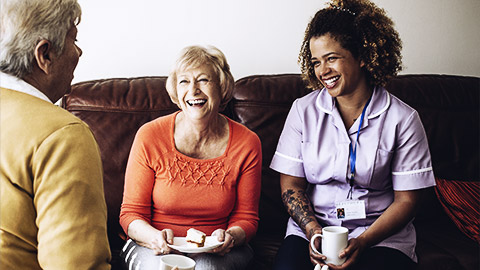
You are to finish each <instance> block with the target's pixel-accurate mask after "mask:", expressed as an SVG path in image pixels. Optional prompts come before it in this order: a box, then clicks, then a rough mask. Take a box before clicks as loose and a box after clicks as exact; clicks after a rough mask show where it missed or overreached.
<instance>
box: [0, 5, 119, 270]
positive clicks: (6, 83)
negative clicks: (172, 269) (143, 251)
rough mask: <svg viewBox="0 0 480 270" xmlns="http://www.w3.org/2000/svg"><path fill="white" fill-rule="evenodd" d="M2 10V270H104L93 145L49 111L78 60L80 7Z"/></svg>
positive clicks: (61, 113) (64, 116)
mask: <svg viewBox="0 0 480 270" xmlns="http://www.w3.org/2000/svg"><path fill="white" fill-rule="evenodd" d="M0 3H1V6H0V27H1V28H0V71H1V73H0V89H1V90H0V91H1V92H0V120H1V122H0V134H1V138H0V139H1V140H0V198H1V200H0V268H1V269H110V265H109V261H110V256H111V255H110V250H109V246H108V240H107V231H106V222H107V213H106V204H105V198H104V194H103V182H102V174H103V171H102V165H101V160H100V154H99V149H98V146H97V144H96V142H95V139H94V137H93V134H92V132H91V131H90V129H89V128H88V126H87V125H86V124H85V123H83V122H82V121H81V120H79V119H77V118H76V117H74V116H73V115H71V114H70V113H68V112H67V111H65V110H63V109H61V108H59V107H57V106H55V105H54V104H52V102H55V101H57V100H58V99H60V98H61V97H62V95H64V94H65V93H66V92H68V91H69V90H70V84H71V81H72V78H73V71H74V69H75V67H76V65H77V63H78V59H79V57H80V55H81V54H82V51H81V50H80V48H79V47H78V46H77V45H76V44H75V42H76V35H77V28H76V25H77V24H78V22H79V21H80V16H81V10H80V6H79V5H78V3H77V0H1V2H0Z"/></svg>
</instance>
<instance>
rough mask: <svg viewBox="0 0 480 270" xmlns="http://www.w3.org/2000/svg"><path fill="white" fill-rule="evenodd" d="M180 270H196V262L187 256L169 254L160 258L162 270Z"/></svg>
mask: <svg viewBox="0 0 480 270" xmlns="http://www.w3.org/2000/svg"><path fill="white" fill-rule="evenodd" d="M175 266H176V267H177V268H178V270H194V269H195V261H194V260H193V259H191V258H189V257H187V256H183V255H177V254H167V255H163V256H161V257H160V270H171V269H173V268H174V267H175Z"/></svg>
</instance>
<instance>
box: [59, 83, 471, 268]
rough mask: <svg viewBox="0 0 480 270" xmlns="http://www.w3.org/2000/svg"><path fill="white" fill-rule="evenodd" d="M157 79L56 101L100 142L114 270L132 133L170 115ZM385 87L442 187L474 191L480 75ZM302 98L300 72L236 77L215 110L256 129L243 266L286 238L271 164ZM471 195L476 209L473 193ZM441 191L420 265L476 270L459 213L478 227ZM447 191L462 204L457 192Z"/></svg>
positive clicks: (422, 225)
mask: <svg viewBox="0 0 480 270" xmlns="http://www.w3.org/2000/svg"><path fill="white" fill-rule="evenodd" d="M165 81H166V77H138V78H122V79H104V80H95V81H87V82H81V83H77V84H75V85H73V87H72V92H71V94H69V95H66V96H65V97H64V98H63V101H62V106H63V107H64V108H66V109H67V110H69V111H71V112H72V113H73V114H75V115H76V116H78V117H79V118H81V119H82V120H84V121H85V122H86V123H87V124H88V125H89V126H90V128H91V129H92V130H93V132H94V134H95V137H96V139H97V141H98V144H99V146H100V150H101V154H102V160H103V167H104V185H105V198H106V201H107V207H108V234H109V240H110V246H111V250H112V254H113V259H112V266H113V269H121V268H120V267H119V266H118V262H119V258H118V252H119V250H120V249H121V247H122V245H123V240H122V237H125V235H124V233H123V231H122V229H121V227H120V226H119V223H118V216H119V212H120V205H121V201H122V194H123V185H124V172H125V166H126V162H127V157H128V154H129V151H130V146H131V144H132V141H133V138H134V136H135V133H136V131H137V130H138V128H139V127H140V126H141V125H142V124H144V123H146V122H148V121H151V120H153V119H155V118H157V117H159V116H162V115H166V114H169V113H172V112H174V111H176V110H178V108H177V107H176V106H175V105H174V104H173V103H172V102H171V101H170V98H169V96H168V94H167V92H166V90H165ZM387 89H388V90H389V91H390V92H391V93H393V94H395V95H396V96H397V97H399V98H400V99H402V100H403V101H404V102H406V103H407V104H409V105H410V106H412V107H414V108H415V109H416V110H417V111H418V112H419V114H420V116H421V118H422V121H423V123H424V126H425V129H426V132H427V136H428V140H429V144H430V151H431V154H432V161H433V167H434V172H435V176H436V178H438V179H439V180H442V182H441V183H447V184H448V183H455V184H458V183H459V184H461V185H463V184H465V185H466V187H467V190H470V191H471V190H472V186H473V187H474V188H476V187H478V184H479V181H480V178H479V138H480V137H479V115H480V112H479V100H480V95H479V93H480V78H475V77H464V76H447V75H402V76H398V77H397V78H395V79H393V80H392V81H391V82H390V83H389V85H388V86H387ZM308 92H309V90H307V89H305V87H304V84H303V82H302V80H301V78H300V75H299V74H280V75H258V76H250V77H245V78H242V79H239V80H237V81H236V85H235V92H234V97H233V99H232V101H231V102H230V103H229V105H228V107H227V108H226V109H225V111H224V112H223V113H224V114H225V115H227V116H228V117H230V118H232V119H234V120H236V121H238V122H240V123H242V124H244V125H245V126H247V127H248V128H250V129H251V130H253V131H254V132H256V133H257V134H258V136H259V137H260V139H261V141H262V150H263V168H262V179H261V181H262V193H261V199H260V223H259V228H258V232H257V234H256V236H255V238H254V239H253V240H252V241H251V243H250V244H251V245H252V247H253V248H254V250H255V258H254V261H253V262H252V266H251V269H270V268H271V263H272V260H273V258H274V256H275V254H276V251H277V249H278V247H279V245H280V243H281V241H282V239H283V237H284V233H285V227H286V222H287V218H288V215H287V213H286V211H285V209H284V206H283V204H282V202H281V199H280V187H279V175H278V173H276V172H274V171H272V170H271V169H269V164H270V160H271V158H272V156H273V153H274V151H275V148H276V144H277V140H278V138H279V136H280V133H281V131H282V128H283V123H284V121H285V118H286V116H287V113H288V111H289V108H290V106H291V104H292V102H293V100H294V99H295V98H298V97H301V96H303V95H305V94H307V93H308ZM444 180H445V181H444ZM442 185H443V184H442ZM475 191H476V193H475ZM473 194H474V196H473V201H474V202H475V203H476V206H478V200H479V198H478V190H477V189H475V190H473ZM445 195H449V196H450V195H451V194H450V193H448V194H445V192H444V193H442V192H441V190H438V188H432V189H430V190H429V193H428V195H427V196H426V198H424V201H423V203H422V205H421V209H420V211H419V213H418V215H417V218H416V220H415V226H416V229H417V238H418V241H417V242H418V244H417V254H418V258H419V264H418V269H432V270H439V269H452V270H454V269H455V270H459V269H465V270H478V269H479V254H480V249H479V242H478V239H479V237H478V220H479V217H478V216H476V215H478V211H477V212H475V211H466V212H467V214H469V217H470V219H472V216H473V220H474V222H473V223H476V230H475V227H474V228H473V236H472V231H466V232H465V228H464V227H465V226H463V227H462V225H464V224H463V223H462V222H464V221H465V220H467V219H468V218H467V217H465V216H462V214H463V215H465V213H464V212H465V211H464V212H463V213H462V209H463V207H461V205H460V206H459V205H451V201H449V200H447V199H448V198H447V199H446V198H444V197H445ZM454 195H456V196H457V197H459V198H464V195H465V194H462V193H460V194H454ZM465 196H466V195H465ZM450 210H451V211H450ZM458 213H460V214H458ZM475 219H476V221H475ZM470 225H471V224H470ZM475 233H476V235H475ZM475 237H476V238H475ZM473 239H476V240H473Z"/></svg>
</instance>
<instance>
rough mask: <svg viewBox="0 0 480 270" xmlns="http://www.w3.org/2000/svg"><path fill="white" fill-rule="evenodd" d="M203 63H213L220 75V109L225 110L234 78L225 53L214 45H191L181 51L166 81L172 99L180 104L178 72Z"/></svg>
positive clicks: (230, 95)
mask: <svg viewBox="0 0 480 270" xmlns="http://www.w3.org/2000/svg"><path fill="white" fill-rule="evenodd" d="M202 64H208V65H211V66H212V67H213V70H214V71H215V73H216V75H217V77H218V80H219V84H220V94H221V97H222V100H221V104H220V110H223V109H225V107H226V106H227V103H228V102H229V101H230V99H232V95H233V86H234V79H233V76H232V73H231V72H230V66H229V65H228V63H227V59H226V58H225V55H224V54H223V53H222V51H220V50H219V49H217V48H216V47H214V46H206V47H202V46H197V45H195V46H189V47H186V48H184V49H183V50H182V51H181V52H180V56H179V57H178V59H177V61H176V63H175V65H174V67H173V69H172V71H171V72H170V74H169V76H168V78H167V82H166V88H167V91H168V94H169V95H170V99H171V100H172V102H173V103H175V104H177V105H178V106H179V102H178V96H177V73H178V72H179V71H182V70H186V69H188V68H195V67H198V66H200V65H202ZM179 107H180V106H179Z"/></svg>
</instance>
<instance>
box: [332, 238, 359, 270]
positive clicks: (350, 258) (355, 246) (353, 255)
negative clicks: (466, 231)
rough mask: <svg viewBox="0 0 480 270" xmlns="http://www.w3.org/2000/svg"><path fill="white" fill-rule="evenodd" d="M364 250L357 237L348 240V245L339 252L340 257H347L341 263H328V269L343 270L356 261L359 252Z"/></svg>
mask: <svg viewBox="0 0 480 270" xmlns="http://www.w3.org/2000/svg"><path fill="white" fill-rule="evenodd" d="M364 250H365V244H364V243H363V242H362V241H361V240H360V239H358V238H352V239H350V240H349V241H348V246H347V247H346V248H345V249H344V250H343V251H341V252H340V254H339V257H340V258H347V260H346V261H345V262H344V263H343V264H342V265H333V264H328V266H329V267H330V270H345V269H349V268H350V267H351V266H352V265H354V264H355V263H356V261H357V260H358V258H359V256H360V254H362V252H363V251H364Z"/></svg>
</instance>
